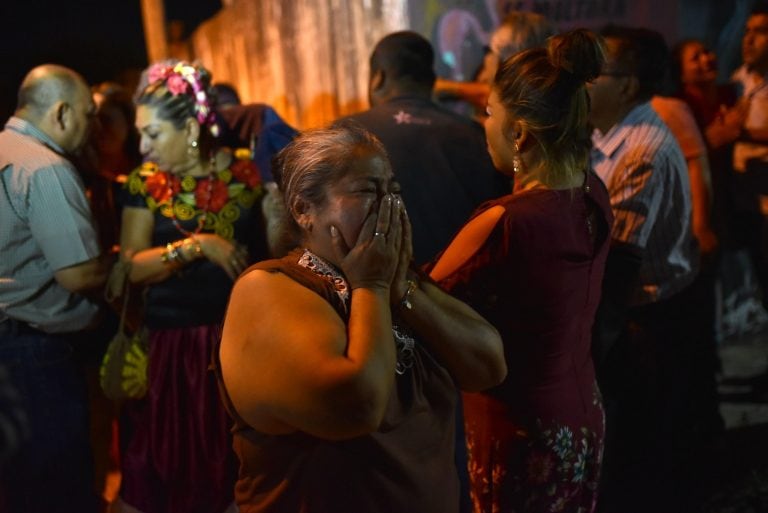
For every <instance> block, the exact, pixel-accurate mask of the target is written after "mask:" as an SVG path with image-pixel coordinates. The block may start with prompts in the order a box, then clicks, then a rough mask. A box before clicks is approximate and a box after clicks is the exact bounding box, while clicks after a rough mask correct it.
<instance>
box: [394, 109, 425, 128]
mask: <svg viewBox="0 0 768 513" xmlns="http://www.w3.org/2000/svg"><path fill="white" fill-rule="evenodd" d="M392 117H393V118H395V123H396V124H398V125H431V124H432V120H431V119H429V118H417V117H416V116H412V115H411V114H409V113H408V112H405V111H404V110H401V111H399V112H398V113H397V114H395V115H393V116H392Z"/></svg>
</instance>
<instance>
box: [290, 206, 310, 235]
mask: <svg viewBox="0 0 768 513" xmlns="http://www.w3.org/2000/svg"><path fill="white" fill-rule="evenodd" d="M290 213H291V216H292V217H293V218H294V219H295V220H296V224H298V225H299V226H300V227H301V229H302V230H304V231H306V232H311V231H312V218H313V216H312V208H311V207H310V205H309V203H307V202H306V201H304V200H301V199H299V200H296V201H295V202H294V203H293V205H291V207H290Z"/></svg>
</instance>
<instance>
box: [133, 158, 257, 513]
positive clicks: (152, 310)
mask: <svg viewBox="0 0 768 513" xmlns="http://www.w3.org/2000/svg"><path fill="white" fill-rule="evenodd" d="M249 156H250V155H249V153H248V151H247V150H244V151H238V152H236V153H235V158H234V159H233V162H232V164H231V165H230V167H229V169H226V170H223V171H219V172H217V173H214V174H212V175H211V176H205V177H200V178H194V177H190V176H187V177H184V178H183V179H180V178H179V177H177V176H175V175H172V174H170V173H166V172H164V171H162V170H160V169H158V168H157V166H156V165H154V164H152V163H146V164H144V165H142V166H141V167H139V168H138V169H136V170H135V171H134V172H133V173H131V174H130V175H129V177H128V181H127V183H126V186H125V192H126V198H125V201H124V203H125V206H126V207H134V208H146V209H148V210H149V211H150V212H152V214H153V216H154V229H153V232H152V242H151V244H152V246H165V245H166V244H167V243H169V242H173V241H177V240H179V239H183V238H184V237H185V236H186V233H194V232H196V231H198V229H199V231H200V232H201V233H215V234H217V235H219V236H221V237H223V238H225V239H227V240H229V241H232V242H236V243H238V244H240V245H244V246H246V247H248V249H249V253H250V259H251V260H252V261H254V260H257V259H260V258H263V257H264V249H263V248H264V247H265V243H264V230H263V228H262V224H261V217H260V212H259V208H258V201H257V200H258V199H259V197H260V195H261V185H260V178H259V173H258V170H257V169H256V167H255V166H254V165H253V163H252V162H251V161H250V160H249ZM177 225H178V226H177ZM232 286H233V282H232V280H231V279H230V278H229V277H228V276H227V274H226V273H225V272H224V270H222V269H221V268H220V267H219V266H217V265H215V264H213V263H212V262H210V261H208V260H207V259H199V260H196V261H194V262H191V263H189V264H187V265H186V266H185V267H183V268H182V269H181V270H180V271H178V272H176V273H174V274H173V275H172V276H171V277H169V278H168V279H166V280H164V281H162V282H159V283H154V284H151V285H149V286H148V287H147V293H146V301H145V309H146V314H145V324H146V326H147V327H148V328H149V332H150V349H149V366H148V379H149V392H148V393H147V396H146V397H145V398H144V399H142V400H139V401H129V402H128V403H127V404H126V405H125V408H124V412H125V417H126V422H124V424H123V426H122V428H123V429H122V432H121V436H122V437H123V438H124V440H123V444H124V445H125V450H124V452H123V454H122V455H121V456H122V458H121V459H122V461H121V464H122V484H121V491H120V495H121V498H122V499H123V500H124V501H125V502H126V503H128V504H129V505H131V506H133V507H135V508H138V509H139V510H141V511H142V512H144V513H155V512H157V513H160V512H162V513H193V512H200V513H217V512H222V511H224V510H225V509H226V508H227V507H228V506H229V505H230V504H231V503H232V501H233V488H234V483H235V475H236V470H237V465H236V461H235V458H234V454H233V453H232V449H231V444H232V438H231V435H230V433H229V427H230V426H229V424H230V423H229V420H228V418H227V415H226V412H225V410H224V408H223V406H222V405H221V401H220V400H219V396H218V391H217V388H216V383H215V379H214V378H213V376H211V374H210V373H209V372H208V365H209V362H210V355H211V350H212V348H213V346H214V344H216V343H217V342H218V337H219V335H220V330H221V323H222V321H223V318H224V312H225V309H226V305H227V301H228V298H229V294H230V292H231V289H232Z"/></svg>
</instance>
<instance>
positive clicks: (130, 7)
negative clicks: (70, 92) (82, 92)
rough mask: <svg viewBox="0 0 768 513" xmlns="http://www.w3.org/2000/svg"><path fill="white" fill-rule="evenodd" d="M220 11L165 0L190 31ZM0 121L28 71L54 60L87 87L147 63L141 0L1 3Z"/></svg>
mask: <svg viewBox="0 0 768 513" xmlns="http://www.w3.org/2000/svg"><path fill="white" fill-rule="evenodd" d="M220 8H221V2H220V0H165V9H166V19H167V20H172V19H180V20H183V21H184V22H185V25H186V27H187V30H188V31H192V30H194V28H195V27H196V26H197V25H198V24H199V23H200V22H201V21H204V20H205V19H207V18H209V17H211V16H212V15H213V14H215V13H216V12H217V11H218V10H219V9H220ZM0 26H2V30H0V67H1V68H0V69H2V70H3V71H2V73H0V123H3V124H4V123H5V120H6V119H7V118H8V116H10V115H11V114H12V112H13V109H14V108H15V106H16V91H17V90H18V87H19V84H20V83H21V80H22V79H23V78H24V75H25V74H26V73H27V71H29V70H30V69H31V68H33V67H34V66H36V65H38V64H42V63H46V62H52V63H57V64H63V65H65V66H69V67H71V68H73V69H75V70H76V71H79V72H80V73H82V75H83V76H84V77H85V79H86V80H87V81H88V83H90V84H94V83H98V82H102V81H104V80H120V79H121V77H122V76H123V75H124V74H125V73H126V72H129V71H130V70H132V69H133V70H141V69H143V68H144V67H145V66H146V65H147V54H146V48H145V45H144V31H143V28H142V22H141V7H140V1H139V0H102V1H97V0H0Z"/></svg>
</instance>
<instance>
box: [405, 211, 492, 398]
mask: <svg viewBox="0 0 768 513" xmlns="http://www.w3.org/2000/svg"><path fill="white" fill-rule="evenodd" d="M501 213H503V209H501V212H499V211H498V210H494V211H493V212H492V213H491V214H490V215H489V216H485V217H482V216H481V219H479V222H478V223H474V224H475V225H478V229H477V230H471V232H472V233H471V234H469V235H468V237H465V238H469V239H471V241H470V242H468V243H467V246H472V247H474V246H473V245H474V244H476V243H477V240H476V239H477V238H478V237H487V235H488V233H490V230H491V229H492V228H493V226H494V225H495V222H496V221H497V220H498V217H499V216H500V215H501ZM402 222H403V234H404V237H403V239H404V242H403V250H402V252H401V258H400V267H399V268H398V274H397V276H396V279H395V284H394V285H393V287H392V298H391V299H392V302H393V306H394V308H399V309H400V314H401V315H402V316H403V318H404V319H405V321H406V322H407V323H408V325H409V326H411V327H412V328H413V329H414V330H415V331H416V332H417V333H418V334H419V335H420V336H421V338H422V339H423V340H424V342H425V343H426V344H427V345H428V346H429V348H430V349H431V350H432V352H433V353H434V354H435V355H437V357H438V359H439V360H440V362H441V363H442V364H443V365H444V366H445V367H446V368H447V369H448V372H450V373H451V375H452V376H453V378H454V379H455V380H456V382H457V383H458V385H459V387H461V389H462V390H465V391H468V392H478V391H480V390H485V389H487V388H490V387H492V386H495V385H498V384H499V383H501V382H502V381H503V380H504V378H505V377H506V375H507V364H506V362H505V360H504V348H503V344H502V341H501V336H500V335H499V333H498V331H496V328H494V327H493V326H492V325H491V324H490V323H489V322H488V321H486V320H485V319H484V318H482V317H481V316H480V315H479V314H478V313H477V312H475V311H474V310H473V309H472V308H471V307H469V306H468V305H466V304H465V303H463V302H461V301H459V300H458V299H456V298H454V297H452V296H450V295H449V294H447V293H445V292H444V291H442V290H441V289H440V288H439V287H437V286H435V285H433V284H431V283H425V282H421V283H419V284H418V287H417V288H416V289H415V290H414V291H413V293H412V294H409V295H408V300H409V302H410V306H411V308H403V307H402V304H401V303H402V299H403V297H404V295H405V294H406V293H407V291H408V283H407V280H406V278H407V273H408V271H407V266H408V263H409V262H410V257H411V228H410V222H409V221H408V219H407V216H406V215H404V216H403V220H402ZM462 233H466V231H465V230H462ZM459 237H461V235H459V236H457V239H458V238H459ZM483 240H484V239H483ZM481 242H482V241H480V243H481ZM451 246H452V247H454V248H455V247H456V246H454V244H453V243H451ZM478 247H479V245H478ZM475 249H476V248H475ZM457 252H458V253H462V252H461V251H457ZM447 253H449V250H446V254H447ZM444 256H445V254H444ZM462 258H463V253H462V256H459V257H456V258H451V257H449V260H451V261H452V263H451V264H448V265H449V266H451V265H453V261H455V260H461V259H462ZM438 265H440V264H439V263H438ZM436 267H437V266H436Z"/></svg>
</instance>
